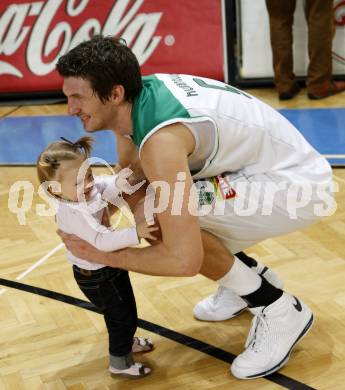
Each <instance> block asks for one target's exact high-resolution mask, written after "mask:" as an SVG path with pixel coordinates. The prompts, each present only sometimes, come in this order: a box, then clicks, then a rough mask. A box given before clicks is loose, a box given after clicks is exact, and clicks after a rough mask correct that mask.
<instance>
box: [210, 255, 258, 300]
mask: <svg viewBox="0 0 345 390" xmlns="http://www.w3.org/2000/svg"><path fill="white" fill-rule="evenodd" d="M217 283H219V285H220V286H223V287H226V288H228V289H229V290H231V291H232V292H234V293H235V294H237V295H239V296H243V295H248V294H251V293H252V292H254V291H256V290H258V289H259V288H260V286H261V277H260V276H259V275H258V274H257V273H256V272H255V271H253V270H252V269H250V268H249V267H248V266H247V265H245V264H244V263H243V262H242V261H241V260H239V259H238V258H237V257H236V256H235V261H234V265H233V266H232V267H231V269H230V271H229V272H228V273H226V274H225V275H224V276H223V277H222V278H220V279H218V280H217Z"/></svg>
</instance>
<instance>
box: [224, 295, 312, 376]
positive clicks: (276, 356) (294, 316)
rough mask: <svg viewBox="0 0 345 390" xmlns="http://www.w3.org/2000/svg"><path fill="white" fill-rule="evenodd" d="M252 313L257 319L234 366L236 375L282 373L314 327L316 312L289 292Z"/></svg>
mask: <svg viewBox="0 0 345 390" xmlns="http://www.w3.org/2000/svg"><path fill="white" fill-rule="evenodd" d="M250 310H251V311H252V312H253V314H255V317H254V318H253V321H252V326H251V329H250V332H249V335H248V338H247V341H246V345H245V348H246V349H245V350H244V352H242V353H241V354H240V355H238V356H237V357H236V359H235V360H234V361H233V362H232V365H231V372H232V374H233V375H234V376H235V377H236V378H240V379H253V378H259V377H262V376H266V375H269V374H271V373H273V372H275V371H278V370H279V369H280V368H281V367H282V366H283V365H284V364H285V363H286V362H287V361H288V360H289V357H290V353H291V350H292V348H293V347H294V346H295V345H296V343H297V342H298V341H299V340H301V338H302V337H303V336H305V335H306V334H307V332H308V331H309V329H310V328H311V326H312V324H313V313H312V312H311V310H310V309H309V308H308V306H307V305H306V304H304V303H303V302H302V301H301V300H299V299H298V298H296V297H294V296H292V295H290V294H287V293H283V295H282V296H281V297H280V298H279V299H278V300H277V301H275V302H273V303H272V304H270V305H269V306H266V307H261V308H254V309H250Z"/></svg>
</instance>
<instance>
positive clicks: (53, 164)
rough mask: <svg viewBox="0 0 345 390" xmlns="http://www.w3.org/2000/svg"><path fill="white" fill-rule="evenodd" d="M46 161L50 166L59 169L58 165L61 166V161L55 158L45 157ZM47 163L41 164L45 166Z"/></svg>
mask: <svg viewBox="0 0 345 390" xmlns="http://www.w3.org/2000/svg"><path fill="white" fill-rule="evenodd" d="M44 162H45V164H47V165H48V166H51V167H52V168H53V169H58V167H59V166H60V163H58V162H57V160H56V159H55V158H50V157H45V158H44ZM45 164H41V165H43V166H44V165H45Z"/></svg>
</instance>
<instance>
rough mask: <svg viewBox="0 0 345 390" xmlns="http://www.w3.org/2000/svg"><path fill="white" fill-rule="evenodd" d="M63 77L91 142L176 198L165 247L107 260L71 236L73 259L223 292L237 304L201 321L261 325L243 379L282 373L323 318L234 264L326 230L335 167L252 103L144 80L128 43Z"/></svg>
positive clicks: (68, 61) (91, 57)
mask: <svg viewBox="0 0 345 390" xmlns="http://www.w3.org/2000/svg"><path fill="white" fill-rule="evenodd" d="M57 69H58V71H59V73H60V75H61V76H62V77H63V79H64V81H63V91H64V93H65V95H66V96H67V98H68V109H69V113H70V114H71V115H77V116H78V117H79V118H80V119H81V121H82V123H83V126H84V129H85V131H87V132H94V131H98V130H103V129H111V130H112V131H113V132H114V134H115V135H116V137H117V141H118V148H119V162H120V165H122V166H128V165H130V164H131V166H135V167H136V172H137V175H138V172H139V168H138V161H139V162H140V165H141V167H142V171H143V174H144V175H145V177H146V178H147V179H148V181H149V182H150V183H152V184H154V185H155V186H156V187H160V192H159V196H157V202H158V203H159V204H160V203H161V202H163V197H164V196H165V195H166V194H167V192H168V197H167V199H168V201H167V204H166V207H165V208H162V211H160V212H158V213H157V218H158V221H159V224H160V227H161V231H162V241H161V242H160V243H158V244H157V245H154V246H151V247H148V248H144V249H135V248H129V249H125V250H123V251H118V252H113V253H103V252H100V251H98V250H96V249H95V248H93V247H92V246H91V245H89V244H87V243H86V242H83V241H82V240H80V239H79V238H78V237H76V236H73V235H68V234H64V233H63V232H61V233H60V234H61V237H62V238H63V240H64V242H65V244H66V246H67V248H68V249H69V250H70V251H71V252H72V253H74V255H76V256H78V257H81V258H85V259H88V260H90V261H95V262H98V263H103V264H106V265H109V266H113V267H117V268H123V269H126V270H129V271H135V272H140V273H143V274H148V275H162V276H193V275H196V274H197V273H201V274H203V275H205V276H206V277H208V278H210V279H212V280H214V281H217V283H218V284H219V286H220V289H221V291H222V292H223V295H224V291H225V295H226V296H227V299H224V300H220V302H221V303H222V304H223V307H216V306H217V304H219V301H217V302H215V300H214V299H213V298H214V297H210V298H208V299H206V302H205V301H204V302H202V303H201V306H202V308H201V310H199V311H198V310H197V312H201V316H202V314H203V313H206V315H207V313H210V311H212V310H215V311H216V312H219V311H220V312H221V311H222V310H223V311H224V313H222V314H223V317H224V316H225V317H227V316H228V317H229V315H230V316H232V315H235V314H236V312H238V311H239V310H238V307H240V309H241V310H242V309H243V308H245V307H247V306H248V308H249V310H250V311H251V312H252V313H253V315H254V320H253V323H252V328H251V330H250V333H249V334H250V336H249V337H248V340H247V343H246V346H245V349H244V351H243V352H242V353H241V354H240V355H239V356H237V358H236V359H235V360H234V361H233V363H232V366H231V371H232V373H233V375H235V376H236V377H237V378H242V379H247V378H257V377H262V376H265V375H268V374H270V373H272V372H275V371H277V370H278V369H279V368H280V367H282V366H283V365H284V364H285V363H286V362H287V360H288V358H289V355H290V352H291V350H292V348H293V347H294V345H295V344H296V343H297V342H298V341H299V340H300V339H301V338H302V337H303V336H304V335H305V334H306V333H307V332H308V330H309V329H310V327H311V325H312V323H313V314H312V312H311V310H310V309H309V308H308V306H307V305H306V304H305V303H304V302H303V301H302V300H300V299H299V298H297V297H294V296H293V295H290V294H288V293H286V292H284V291H283V290H282V289H281V288H280V287H281V283H280V282H279V279H278V278H277V277H276V276H275V275H274V274H273V272H272V271H270V272H269V273H268V274H270V276H271V277H267V278H265V277H263V276H265V275H266V276H268V274H267V272H264V271H265V268H263V267H262V266H260V265H258V264H257V263H256V261H255V260H253V259H250V258H247V257H246V256H243V253H240V254H239V255H238V256H234V254H236V253H238V252H241V251H242V250H244V249H246V248H248V247H250V246H251V245H253V244H255V243H257V242H260V241H261V240H264V239H266V238H269V237H273V236H277V235H281V234H285V233H288V232H292V231H295V230H298V229H301V228H304V227H306V226H308V225H310V224H311V223H313V222H315V221H316V220H318V219H319V218H320V209H324V207H322V205H324V203H325V202H322V199H320V198H322V196H321V194H322V193H323V192H322V191H321V190H320V188H327V186H329V185H330V183H331V168H330V166H329V164H328V163H327V162H326V160H325V159H324V158H323V157H322V156H320V154H319V153H317V152H316V151H315V150H314V149H313V148H312V147H311V146H310V145H309V144H308V143H307V142H306V140H305V139H304V138H303V137H302V135H301V134H300V133H299V132H298V131H297V129H296V128H295V127H294V126H292V124H291V123H289V122H288V121H287V120H286V119H285V118H284V117H283V116H281V115H280V114H279V113H278V112H277V111H275V110H274V109H272V108H271V107H269V106H268V105H266V104H264V103H263V102H261V101H259V100H258V99H256V98H255V97H253V96H251V95H248V94H247V93H244V92H241V91H240V90H238V89H235V88H233V87H230V86H228V85H226V84H224V83H221V82H219V81H215V80H210V79H206V78H202V77H196V76H187V75H168V74H155V75H151V76H146V77H143V78H142V77H141V74H140V68H139V64H138V61H137V59H136V57H135V56H134V54H133V53H132V52H131V50H130V49H129V48H128V47H127V46H126V45H125V43H124V42H123V41H122V40H119V39H116V38H111V37H102V36H95V37H93V38H92V39H91V40H90V41H88V42H84V43H81V44H79V45H78V46H77V47H75V48H74V49H72V50H71V51H70V52H69V53H67V54H66V55H64V56H62V57H61V58H60V59H59V61H58V64H57ZM138 156H139V159H138ZM138 177H139V175H138ZM193 182H195V183H194V184H193ZM205 188H206V191H205ZM169 191H170V195H171V196H170V197H169ZM176 194H177V195H178V196H176ZM196 195H198V198H197V199H196ZM327 195H328V197H329V196H330V195H329V194H328V193H327ZM324 198H326V197H324ZM157 202H156V203H157ZM195 202H198V205H197V207H194V206H195ZM193 205H194V206H193ZM253 205H254V206H253ZM155 206H156V204H155ZM192 206H193V207H194V208H193V207H192ZM196 209H197V212H195V210H196ZM205 210H208V212H206V211H205ZM204 211H205V212H204ZM316 211H318V212H316ZM317 214H319V215H317ZM321 214H322V213H321ZM198 215H199V216H198ZM240 257H241V258H242V260H241V259H240ZM251 266H252V267H251ZM263 272H264V274H263V276H262V275H260V273H263ZM232 305H233V306H232ZM199 306H200V304H199ZM224 306H227V307H224Z"/></svg>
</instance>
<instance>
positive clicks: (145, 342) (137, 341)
mask: <svg viewBox="0 0 345 390" xmlns="http://www.w3.org/2000/svg"><path fill="white" fill-rule="evenodd" d="M153 349H154V345H153V342H152V340H151V339H147V338H144V337H136V336H135V337H133V345H132V352H134V353H137V352H150V351H152V350H153Z"/></svg>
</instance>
